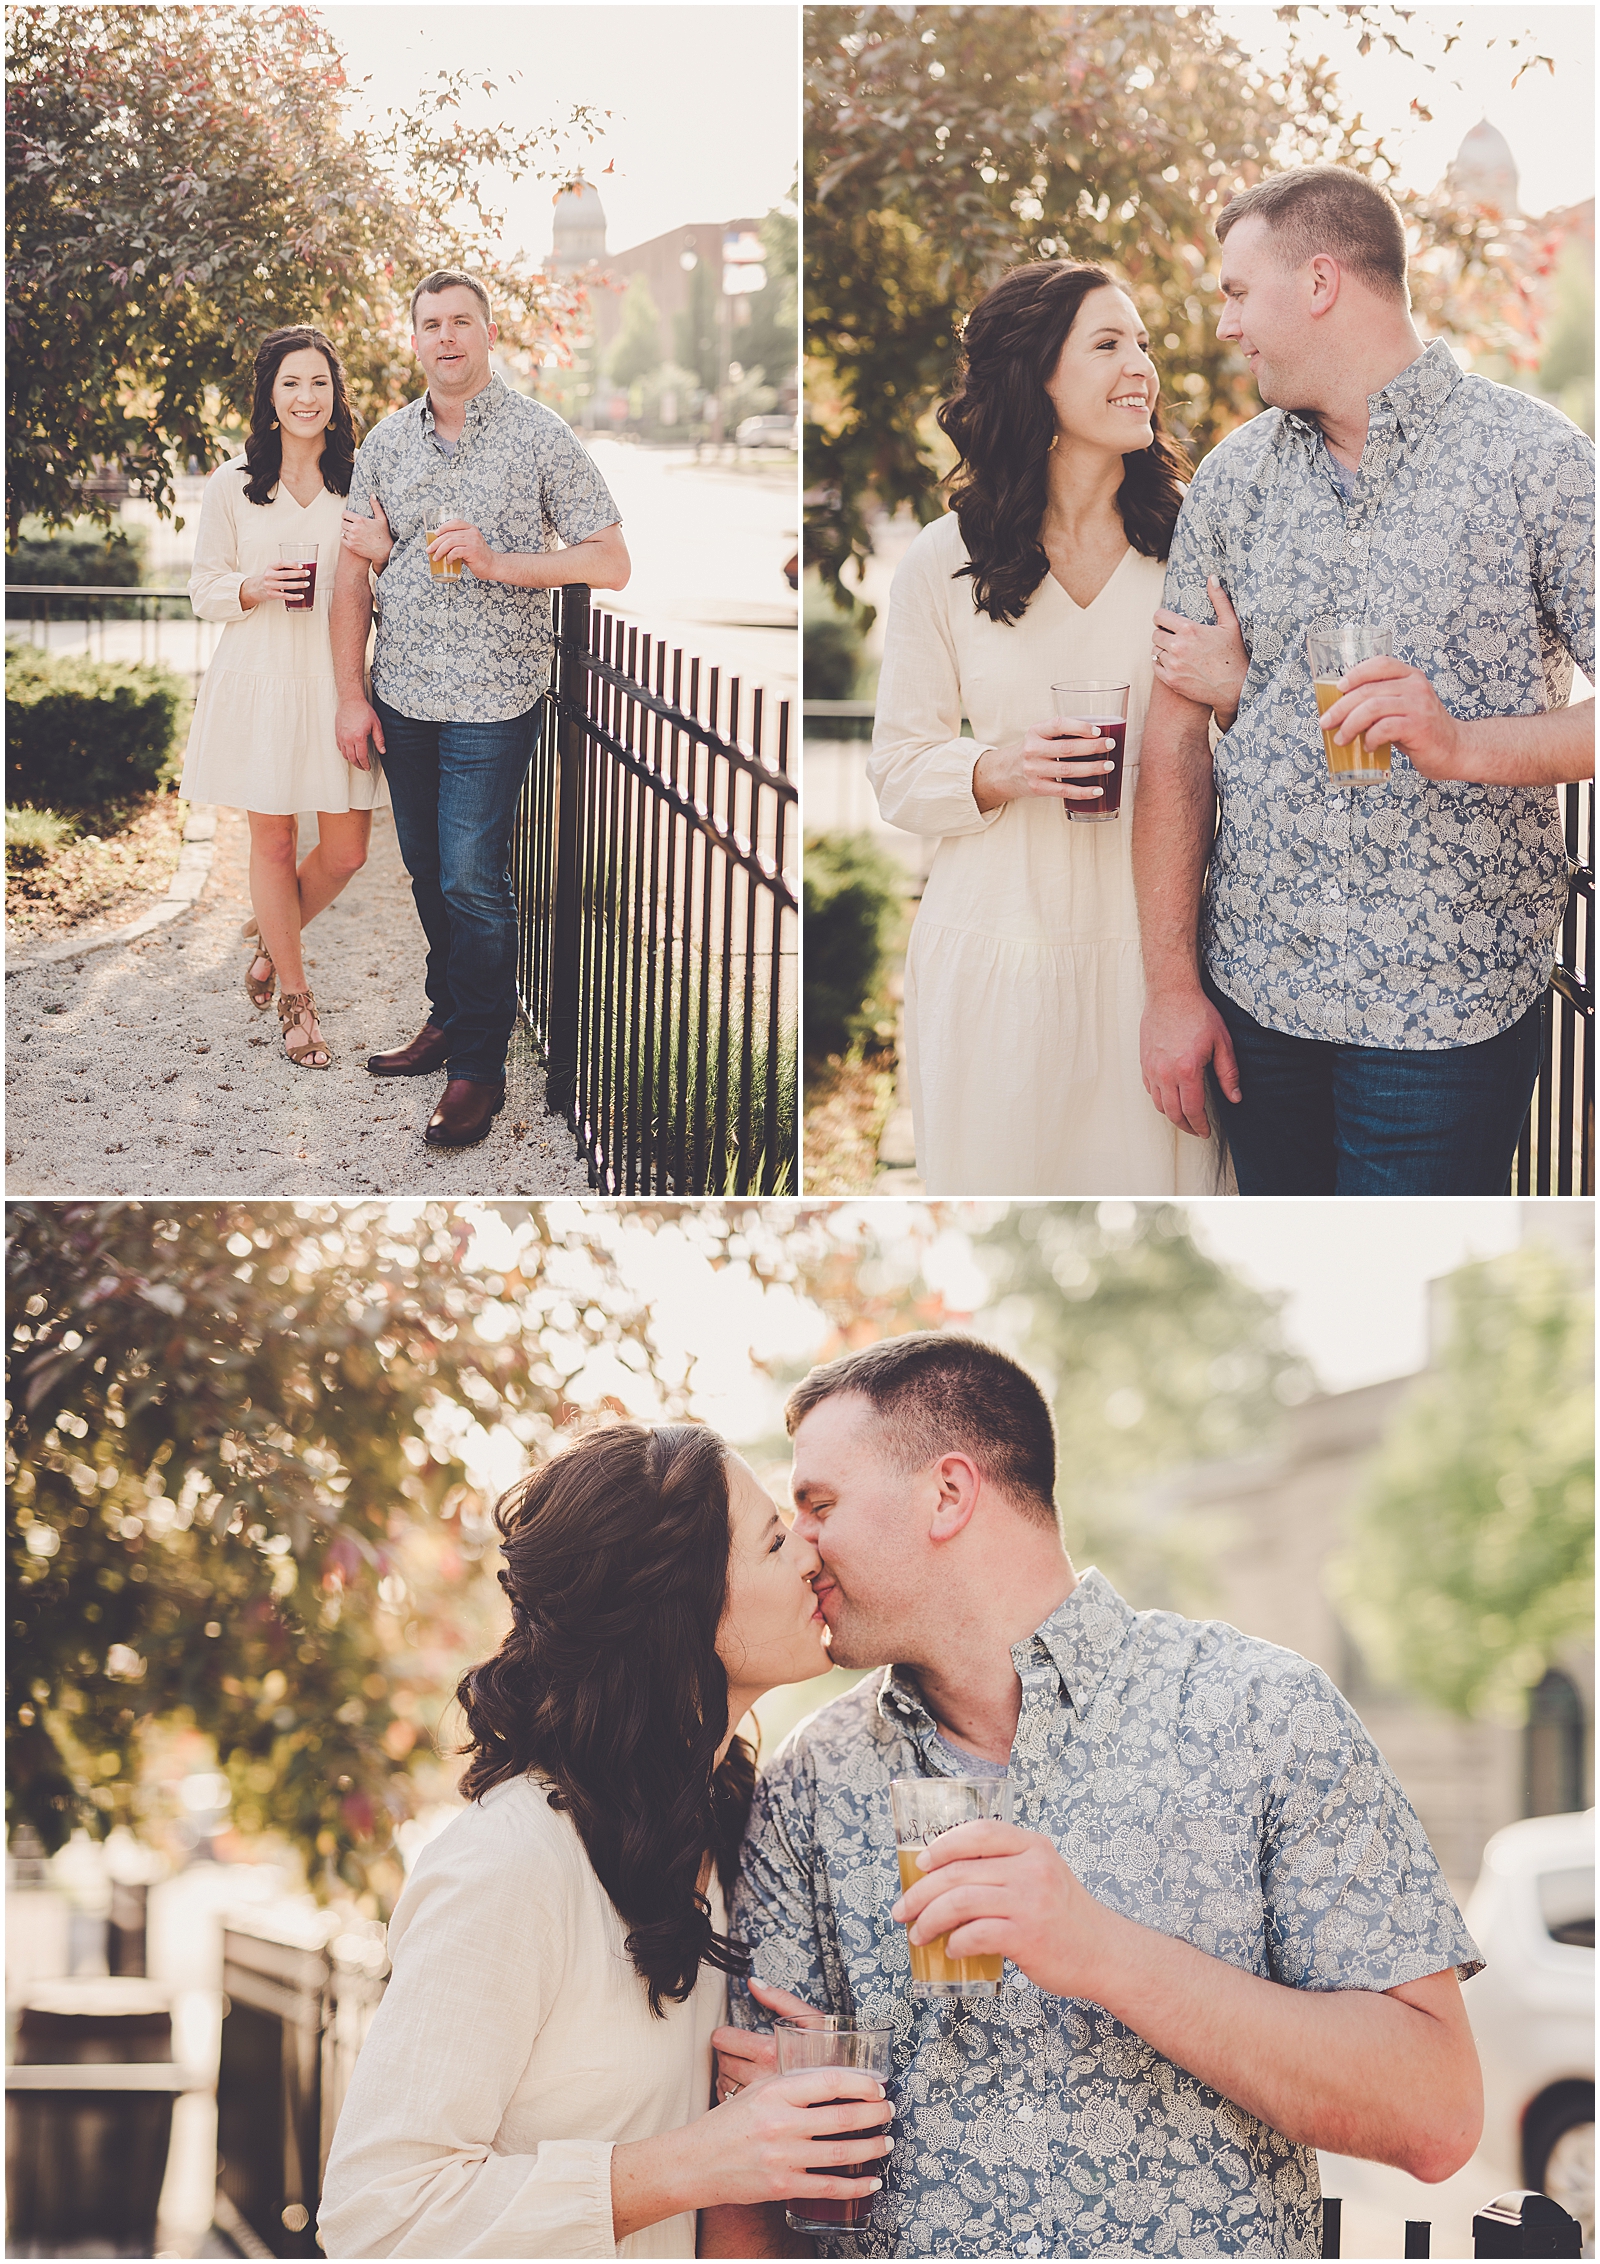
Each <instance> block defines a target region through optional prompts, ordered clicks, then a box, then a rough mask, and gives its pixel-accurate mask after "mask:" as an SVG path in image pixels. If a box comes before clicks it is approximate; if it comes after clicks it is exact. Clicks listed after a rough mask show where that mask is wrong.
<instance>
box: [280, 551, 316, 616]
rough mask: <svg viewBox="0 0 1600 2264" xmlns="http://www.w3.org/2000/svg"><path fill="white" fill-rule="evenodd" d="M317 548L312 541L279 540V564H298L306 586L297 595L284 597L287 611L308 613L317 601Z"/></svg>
mask: <svg viewBox="0 0 1600 2264" xmlns="http://www.w3.org/2000/svg"><path fill="white" fill-rule="evenodd" d="M317 550H318V545H317V544H316V543H314V542H280V543H279V545H278V563H279V565H280V566H299V567H303V568H304V570H305V577H306V586H305V588H304V589H303V590H302V591H301V592H300V595H299V596H298V597H286V598H285V599H284V601H283V603H284V608H285V610H286V611H287V612H289V613H309V612H310V611H311V610H312V608H313V607H314V606H315V604H316V602H317Z"/></svg>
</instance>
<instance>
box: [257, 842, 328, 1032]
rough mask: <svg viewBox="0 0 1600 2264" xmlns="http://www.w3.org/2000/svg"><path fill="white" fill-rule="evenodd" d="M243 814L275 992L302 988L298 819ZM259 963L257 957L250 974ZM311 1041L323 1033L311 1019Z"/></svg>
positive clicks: (304, 983)
mask: <svg viewBox="0 0 1600 2264" xmlns="http://www.w3.org/2000/svg"><path fill="white" fill-rule="evenodd" d="M246 814H247V815H248V817H249V820H250V902H251V905H252V906H253V908H254V910H255V916H256V926H257V928H258V929H259V930H260V934H261V940H262V942H263V943H264V944H265V945H266V947H267V949H268V950H269V951H270V952H271V954H272V963H273V965H274V966H275V967H276V968H277V970H278V988H279V991H280V992H283V991H303V990H304V989H305V988H306V970H305V962H304V960H303V959H302V958H301V955H300V883H299V877H298V875H297V874H296V872H295V850H296V848H297V847H298V846H299V825H298V821H297V820H296V819H294V818H292V817H281V816H278V815H276V814H267V813H264V812H262V811H260V810H250V811H248V812H247V813H246ZM261 966H262V962H261V961H260V960H259V959H258V960H257V961H256V966H255V969H252V972H255V971H257V970H259V969H260V968H261ZM311 1044H312V1045H313V1046H320V1045H321V1044H322V1033H321V1032H320V1030H318V1029H317V1028H316V1026H315V1022H314V1021H313V1025H312V1031H311Z"/></svg>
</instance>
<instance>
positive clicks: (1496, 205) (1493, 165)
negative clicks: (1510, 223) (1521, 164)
mask: <svg viewBox="0 0 1600 2264" xmlns="http://www.w3.org/2000/svg"><path fill="white" fill-rule="evenodd" d="M1448 179H1449V184H1450V187H1451V188H1452V189H1453V190H1454V191H1455V193H1456V195H1457V196H1458V197H1460V198H1461V199H1462V200H1463V201H1464V202H1465V203H1467V204H1476V205H1480V206H1481V207H1482V208H1483V210H1484V211H1485V212H1490V213H1493V214H1494V215H1495V217H1496V218H1497V219H1500V220H1515V219H1517V218H1518V217H1519V215H1520V211H1521V207H1520V206H1519V205H1518V203H1517V161H1516V159H1515V158H1514V157H1513V156H1512V154H1511V144H1510V143H1509V142H1508V141H1507V140H1506V137H1505V135H1504V134H1503V133H1502V132H1501V131H1500V129H1499V127H1498V126H1491V125H1490V123H1489V121H1488V119H1487V118H1480V119H1479V120H1478V123H1477V124H1476V125H1475V126H1474V127H1473V129H1472V131H1471V133H1470V134H1468V135H1467V137H1466V139H1465V141H1463V143H1462V144H1461V147H1460V148H1459V149H1458V150H1457V151H1456V154H1455V157H1454V158H1453V160H1452V161H1451V165H1450V171H1449V175H1448Z"/></svg>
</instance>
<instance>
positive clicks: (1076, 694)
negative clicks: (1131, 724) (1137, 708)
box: [1050, 682, 1130, 825]
mask: <svg viewBox="0 0 1600 2264" xmlns="http://www.w3.org/2000/svg"><path fill="white" fill-rule="evenodd" d="M1129 689H1130V687H1129V686H1128V685H1126V684H1108V683H1095V682H1088V683H1079V684H1052V685H1051V687H1050V704H1051V708H1052V710H1053V712H1054V714H1055V716H1056V718H1057V720H1058V721H1060V722H1063V723H1065V722H1072V723H1090V724H1093V726H1094V728H1095V730H1096V732H1097V733H1098V734H1099V736H1100V737H1101V738H1102V739H1109V740H1110V741H1111V743H1112V744H1111V758H1110V759H1111V768H1110V769H1109V770H1107V771H1102V772H1101V773H1100V776H1099V779H1098V780H1096V779H1094V778H1092V777H1088V776H1085V777H1083V778H1077V779H1074V780H1073V784H1074V785H1075V786H1093V785H1096V784H1098V786H1099V789H1100V791H1099V795H1098V797H1097V799H1096V800H1094V801H1092V802H1091V801H1088V800H1087V799H1085V800H1083V801H1079V800H1077V799H1075V798H1069V797H1067V796H1065V795H1064V796H1063V797H1062V806H1063V808H1064V809H1065V810H1066V813H1067V815H1068V817H1069V818H1072V819H1073V820H1074V821H1075V822H1076V823H1077V824H1079V825H1083V824H1088V825H1108V824H1109V823H1110V822H1111V820H1112V819H1113V818H1119V817H1121V815H1122V757H1123V751H1124V745H1125V742H1126V740H1127V736H1128V692H1129ZM1057 744H1058V745H1059V747H1060V749H1061V753H1062V757H1063V759H1064V760H1070V759H1071V757H1072V755H1073V754H1074V753H1075V752H1077V750H1075V749H1074V748H1073V745H1072V741H1071V740H1070V739H1063V740H1060V741H1058V742H1057ZM1101 760H1102V761H1104V760H1105V756H1104V754H1103V753H1102V754H1101Z"/></svg>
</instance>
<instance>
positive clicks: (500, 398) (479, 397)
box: [422, 369, 511, 434]
mask: <svg viewBox="0 0 1600 2264" xmlns="http://www.w3.org/2000/svg"><path fill="white" fill-rule="evenodd" d="M510 395H511V388H510V386H509V385H507V383H506V381H505V379H504V378H503V377H502V376H501V375H500V372H499V371H498V370H497V369H492V370H491V371H490V372H489V382H488V384H487V385H485V386H484V387H483V388H482V389H481V391H479V392H477V393H474V395H473V396H472V399H471V400H470V401H469V402H468V403H467V421H466V428H465V429H466V430H467V431H470V430H471V429H472V427H473V426H474V425H480V424H486V423H487V422H488V421H489V420H490V418H492V417H497V416H498V415H499V414H500V409H501V406H502V404H503V402H505V401H506V400H509V398H510ZM422 429H423V431H424V432H426V433H429V434H431V433H432V431H433V395H432V394H431V393H427V392H425V393H424V394H423V396H422Z"/></svg>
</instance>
